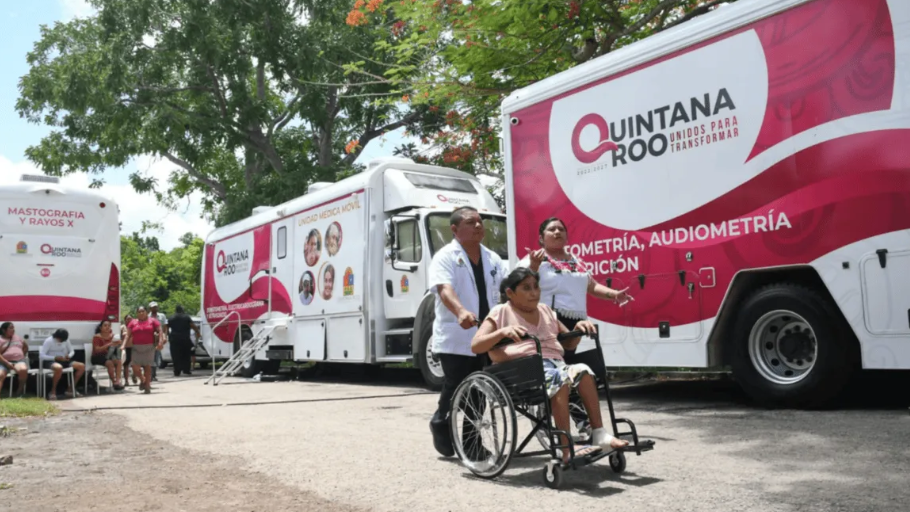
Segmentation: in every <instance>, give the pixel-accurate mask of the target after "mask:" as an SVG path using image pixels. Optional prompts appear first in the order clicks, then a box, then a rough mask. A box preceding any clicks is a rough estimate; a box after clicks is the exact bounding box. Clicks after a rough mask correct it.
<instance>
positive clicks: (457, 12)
mask: <svg viewBox="0 0 910 512" xmlns="http://www.w3.org/2000/svg"><path fill="white" fill-rule="evenodd" d="M351 1H352V7H353V9H352V10H351V11H350V13H349V14H348V17H347V20H346V22H347V23H348V24H349V25H352V26H357V27H361V29H362V30H364V31H369V32H370V33H377V32H379V33H383V34H385V35H384V37H380V38H378V41H377V43H376V45H375V47H374V53H373V58H374V59H376V60H382V61H384V62H388V63H390V64H389V66H388V67H387V69H386V70H385V71H384V72H383V74H382V79H383V80H386V81H387V82H388V83H389V84H391V85H392V86H394V87H395V88H396V90H398V91H399V93H400V94H401V95H402V98H403V99H405V101H408V102H409V103H410V104H412V105H414V106H418V105H427V106H429V108H430V109H431V110H433V111H434V112H436V113H437V114H438V115H437V116H436V117H435V118H433V117H432V116H427V117H424V118H422V121H423V122H422V123H421V125H420V126H418V127H416V128H415V129H414V130H413V133H414V134H415V135H417V136H419V137H421V138H422V139H423V141H422V142H423V143H424V144H428V145H431V146H432V147H434V148H435V149H436V151H435V153H434V155H433V156H425V157H424V159H426V160H427V161H430V162H431V163H436V164H439V165H446V166H450V167H457V168H461V169H463V170H469V171H472V172H475V173H484V174H492V175H495V174H498V173H500V172H501V170H502V161H501V160H500V155H499V148H498V144H499V131H500V126H499V119H498V116H499V108H500V105H501V103H502V101H503V100H504V99H505V98H506V97H507V96H508V95H509V94H510V93H512V92H513V91H515V90H517V89H520V88H523V87H526V86H528V85H530V84H533V83H535V82H537V81H540V80H542V79H544V78H547V77H550V76H552V75H555V74H557V73H559V72H562V71H565V70H567V69H569V68H571V67H573V66H575V65H577V64H579V63H582V62H586V61H589V60H591V59H595V58H598V57H600V56H603V55H606V54H608V53H610V52H611V51H614V50H616V49H619V48H621V47H623V46H626V45H628V44H631V43H634V42H635V41H638V40H641V39H643V38H645V37H648V36H650V35H653V34H655V33H657V32H661V31H663V30H666V29H668V28H671V27H673V26H676V25H678V24H680V23H684V22H685V21H687V20H689V19H692V18H694V17H696V16H698V15H701V14H704V13H705V12H708V11H709V10H710V9H712V8H713V7H715V6H717V5H720V4H725V3H730V2H733V1H736V0H607V1H602V0H523V1H520V2H519V1H501V0H471V1H467V0H420V1H417V0H391V1H383V0H370V1H368V2H367V1H365V0H351ZM348 70H349V71H350V72H351V73H361V72H363V70H362V69H361V65H360V64H359V63H351V64H349V65H348ZM396 100H397V98H396ZM389 101H391V100H389ZM400 152H401V154H405V155H408V154H415V153H416V148H415V147H404V148H401V149H400Z"/></svg>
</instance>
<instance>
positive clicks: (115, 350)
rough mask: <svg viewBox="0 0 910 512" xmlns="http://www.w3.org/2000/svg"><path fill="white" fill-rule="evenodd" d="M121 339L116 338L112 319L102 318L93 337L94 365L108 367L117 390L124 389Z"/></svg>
mask: <svg viewBox="0 0 910 512" xmlns="http://www.w3.org/2000/svg"><path fill="white" fill-rule="evenodd" d="M120 345H121V343H120V340H119V339H116V338H114V331H113V329H112V328H111V321H110V320H102V321H101V323H100V324H98V327H96V328H95V336H94V337H93V338H92V359H91V361H92V366H98V367H101V366H104V367H107V374H108V376H109V377H110V378H111V383H112V386H113V388H114V389H115V390H117V391H119V390H121V389H123V386H122V385H121V384H120V372H121V369H120V358H121V354H120Z"/></svg>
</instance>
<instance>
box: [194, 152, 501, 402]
mask: <svg viewBox="0 0 910 512" xmlns="http://www.w3.org/2000/svg"><path fill="white" fill-rule="evenodd" d="M462 205H469V206H473V207H475V208H477V209H478V210H479V212H480V213H481V216H482V217H483V219H484V222H485V223H486V225H487V238H486V241H485V244H486V245H487V246H488V247H490V248H491V249H492V250H495V251H497V252H498V253H499V254H500V255H501V256H502V257H503V258H506V256H507V255H506V253H505V245H506V233H505V224H506V221H505V217H504V216H503V215H502V213H501V210H500V209H499V207H498V206H497V205H496V202H495V201H494V200H493V197H492V196H491V195H490V193H489V192H488V191H487V190H486V189H485V188H484V186H483V185H482V184H481V183H480V181H478V179H477V178H476V177H474V176H471V175H469V174H466V173H463V172H460V171H456V170H452V169H446V168H442V167H435V166H428V165H418V164H415V163H414V162H413V161H411V160H408V159H400V158H388V159H379V160H375V161H373V162H370V164H369V166H368V168H367V170H365V171H363V172H362V173H359V174H356V175H354V176H351V177H349V178H347V179H344V180H342V181H339V182H337V183H315V184H313V185H311V186H310V187H309V189H308V191H307V193H306V194H305V195H303V196H301V197H298V198H296V199H293V200H291V201H288V202H286V203H284V204H280V205H278V206H274V207H260V208H257V209H256V210H254V214H253V215H252V216H251V217H249V218H247V219H244V220H241V221H239V222H235V223H233V224H230V225H227V226H223V227H221V228H218V229H216V230H215V231H213V232H212V233H211V234H210V235H209V237H208V240H207V241H206V247H205V254H204V259H203V272H202V275H203V277H202V311H203V315H204V318H205V322H204V324H205V325H204V326H203V328H202V335H203V339H204V345H205V348H206V349H207V350H209V351H210V353H211V351H214V355H216V356H218V357H221V358H224V357H229V356H231V355H232V354H234V352H235V351H237V350H239V348H240V343H241V340H248V339H251V338H253V337H254V336H257V338H258V337H260V336H261V337H263V344H262V346H261V349H259V350H257V351H256V354H255V357H250V358H246V360H245V362H244V366H243V367H242V373H243V374H244V375H245V376H248V377H249V376H253V375H255V374H257V373H259V372H260V371H263V372H266V373H269V372H277V370H278V367H279V365H280V362H281V361H283V360H287V361H301V362H302V361H316V362H321V361H328V362H337V363H360V364H385V363H400V362H406V361H412V360H413V361H415V362H416V363H417V366H419V367H420V369H421V371H422V373H423V375H424V378H425V380H426V381H427V382H428V384H429V385H430V386H431V387H439V386H441V384H442V378H443V374H442V368H441V366H440V365H439V363H438V362H437V361H436V360H435V358H434V357H433V355H432V354H431V352H430V347H431V346H432V344H431V343H429V341H430V335H431V333H432V324H433V316H434V300H435V299H434V296H433V295H432V294H431V293H428V290H427V269H428V268H429V264H430V260H431V259H432V257H433V254H434V253H435V252H436V251H437V250H439V249H440V248H441V247H443V246H444V245H445V244H447V243H448V242H449V241H451V240H452V231H451V229H450V227H449V216H450V214H451V212H452V211H454V210H455V208H457V207H459V206H462ZM219 322H223V323H221V325H217V324H218V323H219ZM216 327H217V328H216ZM213 328H214V333H213V332H212V330H213ZM266 336H267V337H268V340H267V341H265V338H264V337H266ZM238 357H245V356H238Z"/></svg>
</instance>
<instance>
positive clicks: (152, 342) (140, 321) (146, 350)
mask: <svg viewBox="0 0 910 512" xmlns="http://www.w3.org/2000/svg"><path fill="white" fill-rule="evenodd" d="M161 337H162V336H161V324H160V323H158V320H157V319H155V318H152V317H150V316H149V314H148V312H147V311H146V310H145V308H144V307H143V306H139V309H137V310H136V318H135V319H134V320H133V321H131V322H130V324H129V325H128V326H127V340H126V346H130V344H132V347H133V355H132V359H133V361H132V363H133V374H134V375H139V379H140V382H139V389H141V390H143V392H144V393H145V394H149V393H151V392H152V365H153V364H155V347H156V346H158V348H159V349H161V348H162V347H161V343H160V342H161ZM140 369H141V370H142V372H140Z"/></svg>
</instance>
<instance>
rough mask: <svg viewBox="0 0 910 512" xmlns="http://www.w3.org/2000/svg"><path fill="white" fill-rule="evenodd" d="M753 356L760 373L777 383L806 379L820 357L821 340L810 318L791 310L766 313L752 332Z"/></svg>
mask: <svg viewBox="0 0 910 512" xmlns="http://www.w3.org/2000/svg"><path fill="white" fill-rule="evenodd" d="M749 357H750V359H751V360H752V365H753V366H754V367H755V369H756V370H757V371H758V373H759V374H760V375H761V376H762V378H764V379H765V380H767V381H770V382H773V383H775V384H782V385H792V384H796V383H797V382H800V381H801V380H803V379H805V378H806V377H807V376H808V375H809V374H810V373H811V372H812V369H813V368H815V363H816V361H817V360H818V340H817V338H816V336H815V331H814V330H813V329H812V326H811V325H809V322H808V321H806V319H805V318H803V317H802V316H800V315H798V314H796V313H794V312H792V311H787V310H775V311H771V312H768V313H765V314H764V315H763V316H762V317H761V318H759V319H758V321H757V322H755V325H753V326H752V331H751V332H750V333H749Z"/></svg>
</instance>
